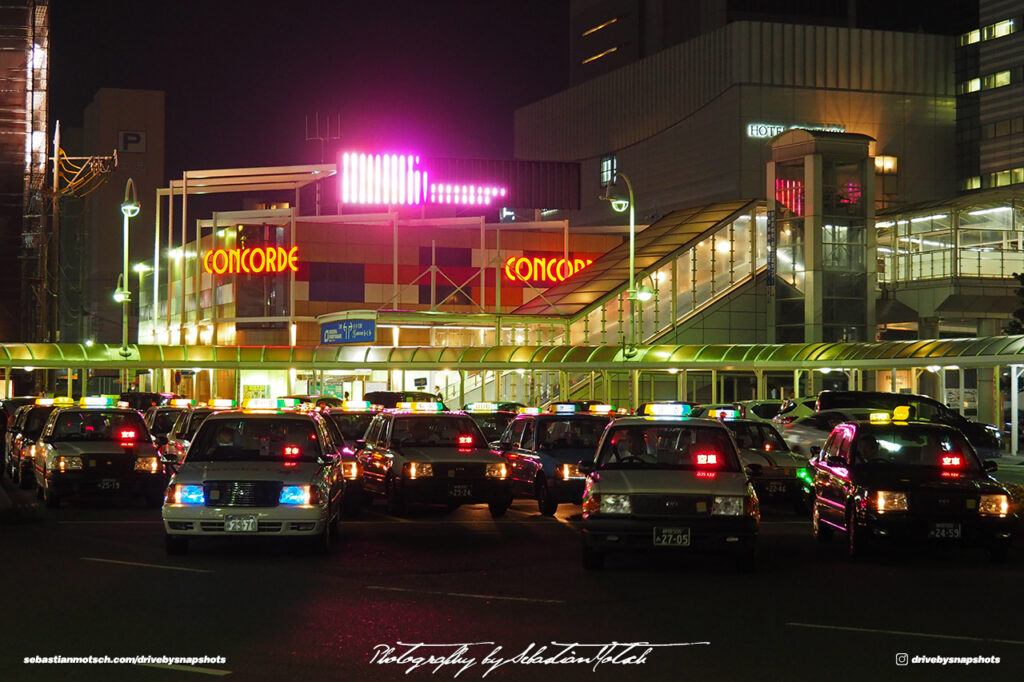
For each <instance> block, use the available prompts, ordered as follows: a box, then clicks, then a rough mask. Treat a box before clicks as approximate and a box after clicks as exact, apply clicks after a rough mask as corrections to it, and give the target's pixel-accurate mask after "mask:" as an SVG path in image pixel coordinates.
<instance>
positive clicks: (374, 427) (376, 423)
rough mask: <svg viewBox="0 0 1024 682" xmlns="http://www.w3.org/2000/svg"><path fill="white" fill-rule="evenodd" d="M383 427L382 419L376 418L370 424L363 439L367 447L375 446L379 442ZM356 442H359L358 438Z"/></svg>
mask: <svg viewBox="0 0 1024 682" xmlns="http://www.w3.org/2000/svg"><path fill="white" fill-rule="evenodd" d="M382 426H384V419H383V417H377V418H376V419H374V420H373V421H372V422H371V423H370V426H369V428H368V429H366V435H365V436H364V439H365V440H366V443H367V445H376V444H377V443H378V442H379V441H380V433H381V427H382ZM356 440H359V439H358V438H357V439H356Z"/></svg>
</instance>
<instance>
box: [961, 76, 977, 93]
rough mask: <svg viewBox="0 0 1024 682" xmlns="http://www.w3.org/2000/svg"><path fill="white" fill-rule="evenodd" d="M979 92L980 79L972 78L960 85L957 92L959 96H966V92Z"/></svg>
mask: <svg viewBox="0 0 1024 682" xmlns="http://www.w3.org/2000/svg"><path fill="white" fill-rule="evenodd" d="M978 90H981V79H980V78H972V79H971V80H969V81H966V82H964V83H961V84H960V87H959V91H960V94H961V95H964V94H967V93H968V92H977V91H978Z"/></svg>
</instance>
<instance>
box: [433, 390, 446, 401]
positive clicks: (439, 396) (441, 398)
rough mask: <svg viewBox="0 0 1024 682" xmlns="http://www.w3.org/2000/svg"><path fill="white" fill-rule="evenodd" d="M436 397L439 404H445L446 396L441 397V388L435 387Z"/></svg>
mask: <svg viewBox="0 0 1024 682" xmlns="http://www.w3.org/2000/svg"><path fill="white" fill-rule="evenodd" d="M434 397H435V398H437V402H439V403H440V402H444V396H443V395H441V387H440V386H434Z"/></svg>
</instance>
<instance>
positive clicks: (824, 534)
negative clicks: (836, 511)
mask: <svg viewBox="0 0 1024 682" xmlns="http://www.w3.org/2000/svg"><path fill="white" fill-rule="evenodd" d="M811 532H812V533H813V534H814V537H815V539H817V541H818V542H830V541H831V540H832V533H833V529H832V526H830V525H828V524H827V523H823V522H822V521H821V518H820V514H819V512H818V505H817V504H815V505H814V508H813V510H812V511H811Z"/></svg>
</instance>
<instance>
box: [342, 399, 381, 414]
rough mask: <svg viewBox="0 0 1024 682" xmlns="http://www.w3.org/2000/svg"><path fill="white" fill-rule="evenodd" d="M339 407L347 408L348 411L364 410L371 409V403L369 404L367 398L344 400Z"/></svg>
mask: <svg viewBox="0 0 1024 682" xmlns="http://www.w3.org/2000/svg"><path fill="white" fill-rule="evenodd" d="M341 409H343V410H348V411H349V412H365V411H366V410H372V409H373V405H371V404H370V401H369V400H346V401H345V402H343V403H342V404H341Z"/></svg>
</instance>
